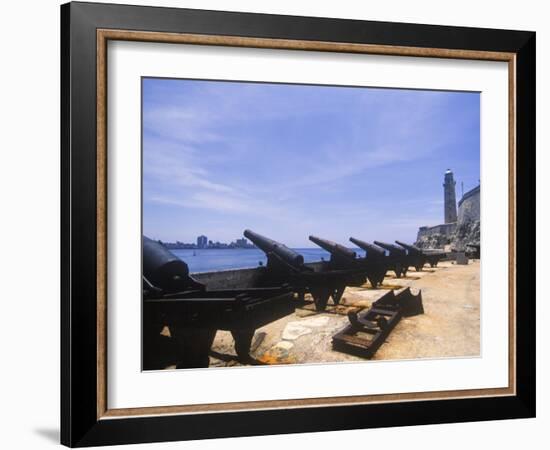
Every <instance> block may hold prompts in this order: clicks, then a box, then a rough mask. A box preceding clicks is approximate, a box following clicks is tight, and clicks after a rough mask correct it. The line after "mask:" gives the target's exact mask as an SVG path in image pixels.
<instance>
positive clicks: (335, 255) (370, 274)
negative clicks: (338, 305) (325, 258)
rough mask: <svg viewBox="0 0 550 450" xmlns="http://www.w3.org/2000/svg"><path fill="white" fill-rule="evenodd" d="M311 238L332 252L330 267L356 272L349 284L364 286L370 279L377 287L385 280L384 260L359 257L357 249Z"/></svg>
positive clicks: (310, 238) (373, 285)
mask: <svg viewBox="0 0 550 450" xmlns="http://www.w3.org/2000/svg"><path fill="white" fill-rule="evenodd" d="M309 240H310V241H312V242H314V243H315V244H317V245H318V246H319V247H321V248H323V249H325V250H326V251H327V252H329V253H330V255H331V257H330V261H329V262H328V267H329V268H331V269H345V270H350V271H352V272H353V273H354V275H353V276H350V281H349V283H348V284H349V285H351V286H362V285H363V284H364V283H365V282H366V281H367V279H368V280H369V281H370V283H371V285H372V287H376V286H378V284H380V283H382V281H383V280H384V276H385V275H386V265H385V264H384V262H383V261H382V260H380V259H377V258H376V257H372V258H369V257H368V256H367V257H365V258H359V257H358V256H357V253H356V252H355V251H353V250H350V249H349V248H347V247H344V246H343V245H340V244H337V243H335V242H332V241H329V240H326V239H321V238H319V237H316V236H310V237H309ZM352 242H353V241H352Z"/></svg>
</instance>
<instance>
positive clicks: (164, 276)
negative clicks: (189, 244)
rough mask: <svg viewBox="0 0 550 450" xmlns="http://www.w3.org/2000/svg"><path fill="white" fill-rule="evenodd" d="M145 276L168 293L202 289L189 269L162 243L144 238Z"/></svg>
mask: <svg viewBox="0 0 550 450" xmlns="http://www.w3.org/2000/svg"><path fill="white" fill-rule="evenodd" d="M143 276H144V277H145V278H146V279H147V281H149V283H151V284H152V285H153V286H155V287H157V288H160V289H162V290H163V291H166V292H177V291H183V290H185V289H189V288H193V289H196V288H198V287H202V285H200V284H199V283H197V282H196V281H195V280H193V279H192V278H191V277H189V267H188V266H187V264H185V262H183V261H182V260H181V259H179V258H178V257H177V256H176V255H174V254H173V253H172V252H171V251H170V250H168V249H167V248H166V247H165V246H164V245H162V244H161V243H160V242H157V241H153V240H152V239H149V238H148V237H146V236H143Z"/></svg>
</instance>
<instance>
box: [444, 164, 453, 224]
mask: <svg viewBox="0 0 550 450" xmlns="http://www.w3.org/2000/svg"><path fill="white" fill-rule="evenodd" d="M455 185H456V182H455V180H454V178H453V172H452V171H451V169H447V171H446V172H445V182H444V183H443V190H444V200H445V223H454V222H456V192H455Z"/></svg>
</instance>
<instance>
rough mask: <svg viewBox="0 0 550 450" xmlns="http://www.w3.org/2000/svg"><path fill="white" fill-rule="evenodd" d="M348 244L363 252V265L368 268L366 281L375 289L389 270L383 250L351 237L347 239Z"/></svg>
mask: <svg viewBox="0 0 550 450" xmlns="http://www.w3.org/2000/svg"><path fill="white" fill-rule="evenodd" d="M349 240H350V242H352V243H353V244H355V245H357V247H359V248H360V249H362V250H365V258H364V259H365V263H366V264H367V265H368V266H369V271H368V275H367V276H368V279H369V281H370V282H371V284H372V287H377V286H378V285H379V284H382V282H383V281H384V277H385V276H386V272H387V271H388V270H389V268H390V266H391V265H390V264H389V263H388V258H387V257H386V252H385V251H384V249H382V248H380V247H377V246H376V245H373V244H369V243H368V242H365V241H362V240H360V239H355V238H353V237H350V238H349Z"/></svg>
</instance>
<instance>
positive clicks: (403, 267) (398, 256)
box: [374, 241, 410, 278]
mask: <svg viewBox="0 0 550 450" xmlns="http://www.w3.org/2000/svg"><path fill="white" fill-rule="evenodd" d="M374 243H375V244H376V245H377V246H378V247H381V248H383V249H384V250H386V251H387V252H388V255H387V256H386V257H387V260H386V261H387V264H388V269H389V270H392V271H393V272H394V273H395V276H396V277H397V278H401V276H406V275H407V270H408V269H409V265H410V264H409V257H408V255H407V251H406V250H405V249H404V248H402V247H398V246H397V245H394V244H389V243H387V242H381V241H374Z"/></svg>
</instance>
